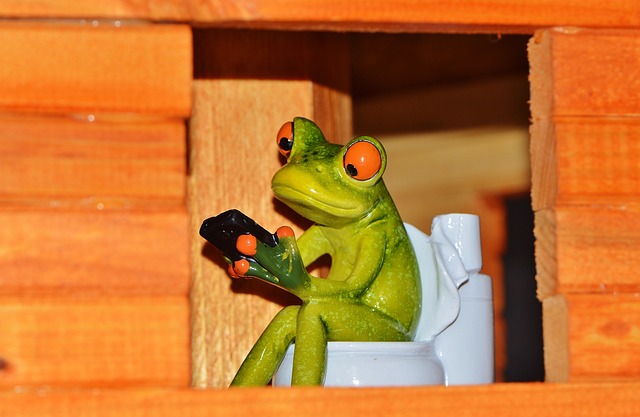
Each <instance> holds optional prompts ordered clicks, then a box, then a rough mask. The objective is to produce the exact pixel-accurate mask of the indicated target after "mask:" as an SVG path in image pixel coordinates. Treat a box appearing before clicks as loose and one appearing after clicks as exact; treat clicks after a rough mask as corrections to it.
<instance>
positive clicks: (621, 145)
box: [531, 116, 640, 209]
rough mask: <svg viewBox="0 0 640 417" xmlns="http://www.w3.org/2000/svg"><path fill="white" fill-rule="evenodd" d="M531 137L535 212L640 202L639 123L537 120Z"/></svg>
mask: <svg viewBox="0 0 640 417" xmlns="http://www.w3.org/2000/svg"><path fill="white" fill-rule="evenodd" d="M532 136H533V138H534V140H533V141H532V143H531V155H532V173H533V190H532V196H533V200H534V203H533V205H534V208H535V209H542V208H545V207H552V206H554V205H556V204H559V205H592V204H598V205H603V204H606V205H615V206H626V205H629V204H634V205H637V204H638V202H640V198H639V197H640V196H639V195H638V190H640V164H638V160H640V145H639V144H640V118H636V117H624V118H617V117H589V118H583V117H562V116H558V117H553V118H552V119H544V120H542V119H538V120H536V121H534V126H533V128H532Z"/></svg>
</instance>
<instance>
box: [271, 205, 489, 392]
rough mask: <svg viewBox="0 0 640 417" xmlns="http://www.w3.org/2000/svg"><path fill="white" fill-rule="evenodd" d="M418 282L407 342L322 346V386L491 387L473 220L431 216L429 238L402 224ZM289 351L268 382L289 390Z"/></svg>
mask: <svg viewBox="0 0 640 417" xmlns="http://www.w3.org/2000/svg"><path fill="white" fill-rule="evenodd" d="M405 227H406V229H407V233H408V234H409V238H410V239H411V243H412V244H413V247H414V250H415V252H416V256H417V258H418V265H419V268H420V276H421V283H422V294H423V296H422V305H423V309H422V311H421V314H420V320H419V323H418V330H417V333H416V337H415V339H414V341H411V342H329V344H328V346H327V368H326V375H325V382H324V385H325V386H330V387H358V386H359V387H372V386H415V385H443V384H444V385H468V384H487V383H491V382H493V381H494V341H493V294H492V285H491V278H490V277H488V276H487V275H483V274H480V273H479V271H480V269H481V267H482V251H481V246H480V228H479V219H478V216H475V215H471V214H447V215H441V216H437V217H435V218H434V219H433V223H432V225H431V236H427V235H426V234H424V233H422V232H421V231H419V230H418V229H416V228H415V227H413V226H411V225H409V224H405ZM292 367H293V345H292V346H290V347H289V349H288V350H287V353H286V355H285V357H284V359H283V361H282V364H281V365H280V368H279V369H278V371H277V372H276V374H275V375H274V377H273V385H274V386H290V385H291V371H292Z"/></svg>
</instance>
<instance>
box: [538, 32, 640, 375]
mask: <svg viewBox="0 0 640 417" xmlns="http://www.w3.org/2000/svg"><path fill="white" fill-rule="evenodd" d="M529 54H530V62H531V110H532V116H533V125H532V129H531V133H532V135H531V136H532V137H531V161H532V163H531V167H532V174H533V178H532V202H533V209H534V211H535V222H536V224H535V235H536V264H537V265H536V267H537V274H538V296H539V298H540V299H541V300H542V303H543V313H544V317H543V319H544V336H545V342H544V343H545V364H546V375H547V380H549V381H553V382H558V381H567V380H568V381H583V380H608V379H624V378H630V379H633V378H638V377H639V376H640V366H639V364H640V353H639V352H640V340H639V338H638V337H637V335H638V334H639V333H640V302H638V297H637V293H638V292H640V275H638V270H639V269H640V204H639V202H640V198H639V197H640V194H639V190H640V164H638V161H639V160H640V117H638V115H639V114H640V100H639V99H638V97H640V81H639V80H638V77H637V73H638V70H637V69H638V66H639V65H640V32H638V31H612V30H582V29H554V30H548V31H543V32H540V33H538V34H536V36H535V37H534V38H533V39H532V40H531V42H530V45H529Z"/></svg>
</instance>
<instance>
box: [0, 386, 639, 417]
mask: <svg viewBox="0 0 640 417" xmlns="http://www.w3.org/2000/svg"><path fill="white" fill-rule="evenodd" d="M639 402H640V382H632V383H607V384H589V383H585V384H542V383H532V384H515V383H514V384H496V385H481V386H467V387H446V388H445V387H421V388H375V389H367V388H362V389H323V388H315V389H314V388H311V389H310V388H306V389H270V388H262V389H233V390H135V391H128V390H91V391H89V390H87V391H81V390H80V391H71V392H69V391H63V392H60V391H55V390H47V389H39V390H34V391H30V390H20V391H19V392H13V391H5V392H1V391H0V413H3V412H4V414H5V415H10V416H16V417H19V416H22V417H30V416H45V415H46V416H50V417H57V416H66V415H69V414H70V413H73V414H74V415H85V416H89V415H90V416H95V417H101V416H104V417H107V416H118V417H127V416H140V415H153V416H159V417H161V416H175V415H177V414H179V415H181V416H185V417H197V416H211V415H216V416H239V415H254V414H259V415H260V416H265V417H271V416H273V417H284V416H299V415H304V416H309V417H316V416H318V417H320V416H322V417H326V416H336V417H342V416H364V415H366V416H371V417H378V416H380V417H382V416H384V417H389V416H402V417H411V416H416V417H417V416H420V417H423V416H431V415H438V416H456V417H460V416H477V417H483V416H484V417H498V416H509V417H511V416H514V415H518V416H532V417H539V416H549V415H554V416H584V417H589V416H593V417H596V416H597V417H606V416H621V417H623V416H635V415H637V410H638V403H639ZM70 410H73V411H70Z"/></svg>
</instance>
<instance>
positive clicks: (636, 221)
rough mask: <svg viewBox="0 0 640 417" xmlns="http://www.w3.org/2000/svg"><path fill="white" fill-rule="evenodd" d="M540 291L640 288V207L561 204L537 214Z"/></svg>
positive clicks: (617, 290) (622, 290) (544, 294)
mask: <svg viewBox="0 0 640 417" xmlns="http://www.w3.org/2000/svg"><path fill="white" fill-rule="evenodd" d="M534 233H535V235H536V263H537V270H538V295H539V297H540V298H544V297H546V296H549V295H552V294H554V293H612V292H640V275H639V274H638V273H637V271H638V270H640V208H639V207H638V206H629V207H607V206H558V207H556V208H555V210H542V211H540V212H537V213H536V226H535V230H534Z"/></svg>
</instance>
